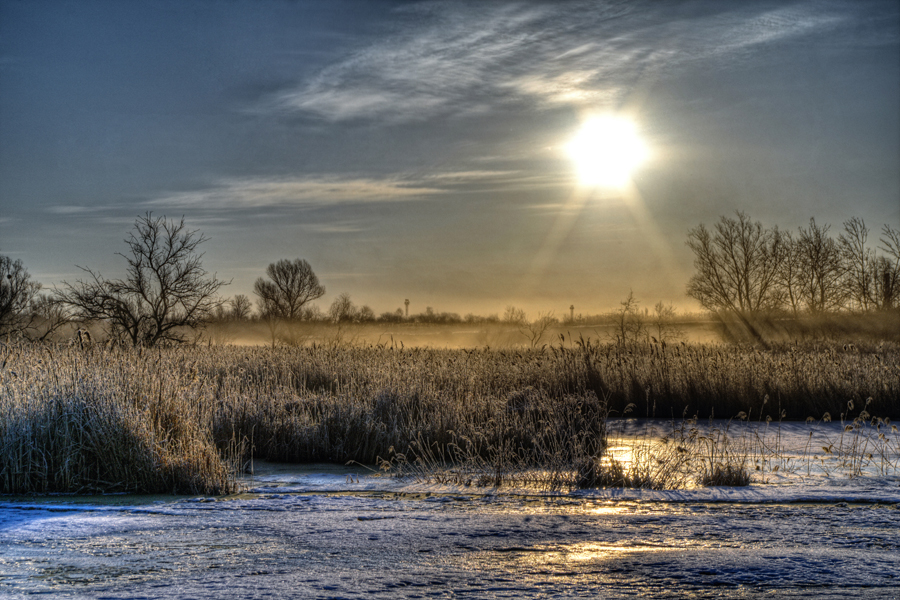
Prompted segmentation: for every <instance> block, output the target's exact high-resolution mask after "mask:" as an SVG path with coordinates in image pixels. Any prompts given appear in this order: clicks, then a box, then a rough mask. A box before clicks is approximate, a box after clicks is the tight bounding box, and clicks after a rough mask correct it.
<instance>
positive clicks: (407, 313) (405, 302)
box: [403, 298, 409, 319]
mask: <svg viewBox="0 0 900 600" xmlns="http://www.w3.org/2000/svg"><path fill="white" fill-rule="evenodd" d="M403 304H405V305H406V318H407V319H408V318H409V298H407V299H406V300H404V301H403Z"/></svg>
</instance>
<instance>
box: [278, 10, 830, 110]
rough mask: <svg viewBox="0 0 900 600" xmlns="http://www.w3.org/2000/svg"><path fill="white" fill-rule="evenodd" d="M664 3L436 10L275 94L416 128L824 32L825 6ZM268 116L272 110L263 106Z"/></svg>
mask: <svg viewBox="0 0 900 600" xmlns="http://www.w3.org/2000/svg"><path fill="white" fill-rule="evenodd" d="M666 6H667V5H665V4H664V3H646V4H643V3H638V2H634V3H611V2H600V3H598V2H591V3H581V2H577V3H576V2H571V3H548V4H534V3H523V4H510V3H475V4H464V3H459V2H435V3H426V4H422V5H416V6H415V7H414V8H406V9H403V10H402V11H400V12H399V13H398V17H399V20H400V22H401V26H400V27H399V31H398V32H397V33H396V34H395V35H394V36H392V37H390V38H388V39H386V40H383V41H380V42H377V43H375V44H373V45H371V46H369V47H367V48H365V49H363V50H361V51H359V52H357V53H356V54H355V55H353V56H352V57H350V58H348V59H346V60H344V61H342V62H339V63H336V64H333V65H331V66H329V67H327V68H325V69H324V70H322V71H321V72H320V73H319V74H318V75H317V76H315V77H314V78H312V79H311V80H309V81H306V82H304V83H303V84H302V85H300V86H299V87H296V88H294V89H290V90H287V91H285V92H283V93H281V94H279V95H278V96H277V98H276V100H275V102H274V105H273V106H274V108H276V109H277V110H287V111H301V112H305V113H311V114H315V115H318V116H319V117H321V118H323V119H326V120H329V121H343V120H352V119H366V118H378V119H382V120H386V121H394V122H397V121H415V120H422V119H427V118H431V117H433V116H435V115H439V114H446V113H467V112H469V113H472V112H483V111H486V110H490V109H491V108H496V107H497V106H503V105H505V104H509V103H515V102H528V103H530V104H535V103H536V104H537V105H538V106H552V105H559V104H572V105H585V104H591V105H601V106H603V105H610V104H613V103H615V102H616V101H618V100H619V99H621V97H622V96H623V95H624V94H625V93H627V91H628V90H629V89H630V88H631V87H632V86H634V85H635V83H636V81H638V80H639V79H640V78H641V77H645V76H647V74H648V73H649V74H652V75H655V74H659V73H662V72H663V71H665V70H669V69H672V68H674V67H677V66H678V65H681V64H684V63H687V62H691V61H696V60H704V59H708V58H718V57H723V56H726V55H729V54H735V53H738V54H739V53H740V52H742V51H744V50H746V49H749V48H751V47H753V46H756V45H760V44H766V43H770V42H772V41H775V40H779V39H785V38H789V37H791V36H798V35H803V34H805V33H808V32H810V31H814V30H819V29H822V28H826V27H831V26H833V25H834V24H835V23H837V22H838V21H840V20H841V18H842V17H839V16H836V15H834V14H829V13H828V11H827V10H826V5H819V4H817V3H803V4H798V5H789V6H785V7H781V8H776V9H774V10H773V9H769V10H766V9H764V8H759V7H756V6H746V5H742V4H739V3H735V4H734V5H728V8H724V7H722V6H719V5H715V8H716V9H717V10H715V11H707V12H706V13H704V14H701V15H695V14H691V15H681V14H679V13H677V12H672V11H669V12H666V11H667V9H666V8H665V7H666ZM270 108H271V106H270Z"/></svg>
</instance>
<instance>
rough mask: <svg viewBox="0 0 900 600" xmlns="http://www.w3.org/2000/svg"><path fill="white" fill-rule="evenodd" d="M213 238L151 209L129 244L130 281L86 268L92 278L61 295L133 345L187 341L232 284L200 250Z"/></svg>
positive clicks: (139, 221) (126, 256)
mask: <svg viewBox="0 0 900 600" xmlns="http://www.w3.org/2000/svg"><path fill="white" fill-rule="evenodd" d="M205 241H207V238H206V237H204V236H203V235H201V234H199V232H198V231H190V230H188V229H187V228H186V227H185V224H184V219H183V218H182V219H181V220H180V221H178V222H175V221H169V220H166V218H165V217H155V218H154V217H153V216H152V214H150V213H147V214H146V215H145V216H143V217H138V219H137V220H136V221H135V224H134V230H133V231H132V232H131V233H130V234H129V236H128V238H127V239H126V240H125V243H126V244H127V245H128V250H129V252H128V253H127V254H122V253H118V254H119V255H120V256H122V257H123V258H124V259H125V260H126V261H127V262H128V269H127V272H126V276H125V278H124V279H104V278H103V277H102V276H101V275H100V274H99V273H95V272H94V271H92V270H90V269H86V268H83V267H79V268H81V269H82V270H83V271H85V272H86V273H87V274H88V275H89V276H90V278H89V279H87V280H78V281H77V282H76V283H75V284H74V285H72V284H69V283H65V282H64V286H65V289H64V291H62V292H60V294H59V297H60V300H61V301H62V302H64V303H65V304H67V305H68V306H69V307H71V309H72V310H73V311H74V313H75V316H77V317H80V318H82V319H85V320H88V321H105V322H107V323H108V324H109V326H110V328H111V333H113V334H114V335H117V336H121V337H125V338H127V339H129V340H130V341H131V342H132V343H133V344H135V345H138V344H144V345H147V346H153V345H156V344H159V343H163V342H181V341H184V335H185V331H184V330H185V329H186V328H195V327H197V326H199V325H200V324H201V323H202V322H203V321H204V320H205V319H206V318H208V317H209V316H210V314H211V313H212V312H213V310H214V309H215V308H216V307H217V306H218V305H219V304H221V300H219V299H218V298H217V295H216V294H217V292H218V291H219V289H220V288H221V287H222V286H223V285H226V284H227V282H223V281H220V280H218V279H216V278H215V276H209V275H208V273H207V272H206V271H205V270H204V269H203V266H202V264H201V258H202V256H203V255H202V254H200V253H198V251H197V248H198V247H199V246H200V244H202V243H203V242H205Z"/></svg>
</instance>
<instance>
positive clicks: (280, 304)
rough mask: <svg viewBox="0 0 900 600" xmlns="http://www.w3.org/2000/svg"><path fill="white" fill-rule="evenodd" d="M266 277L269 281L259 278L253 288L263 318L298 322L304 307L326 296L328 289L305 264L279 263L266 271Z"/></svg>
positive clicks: (273, 264) (281, 261)
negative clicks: (320, 283)
mask: <svg viewBox="0 0 900 600" xmlns="http://www.w3.org/2000/svg"><path fill="white" fill-rule="evenodd" d="M266 274H267V275H268V276H269V281H266V280H265V279H263V278H262V277H260V278H259V279H257V280H256V283H255V284H254V286H253V291H254V293H255V294H256V295H257V296H258V297H259V308H260V314H261V315H269V316H274V317H277V318H279V319H285V320H288V321H294V320H299V319H300V318H301V317H302V315H303V307H304V305H305V304H307V303H308V302H311V301H313V300H315V299H317V298H321V297H322V296H323V295H325V288H324V287H323V286H321V285H319V278H318V277H316V274H315V273H313V270H312V267H311V266H310V265H309V263H308V262H306V261H305V260H302V259H299V258H298V259H296V260H294V261H290V260H286V259H282V260H279V261H278V262H276V263H272V264H270V265H269V266H268V267H267V268H266Z"/></svg>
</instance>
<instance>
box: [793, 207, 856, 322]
mask: <svg viewBox="0 0 900 600" xmlns="http://www.w3.org/2000/svg"><path fill="white" fill-rule="evenodd" d="M828 229H829V226H828V225H822V226H819V225H816V220H815V219H810V220H809V228H807V229H804V228H802V227H801V228H800V236H799V238H798V239H797V244H796V246H795V248H796V252H797V254H798V256H799V264H800V269H801V272H802V279H801V281H800V298H801V302H802V303H803V304H804V305H805V306H806V309H807V310H808V311H809V312H812V313H822V312H827V311H832V310H837V309H839V308H841V307H842V306H843V305H844V299H845V297H846V295H845V293H844V291H845V288H844V286H843V276H844V265H843V262H842V257H841V249H840V247H839V246H838V243H837V242H835V241H834V239H833V238H831V237H829V236H828Z"/></svg>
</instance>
